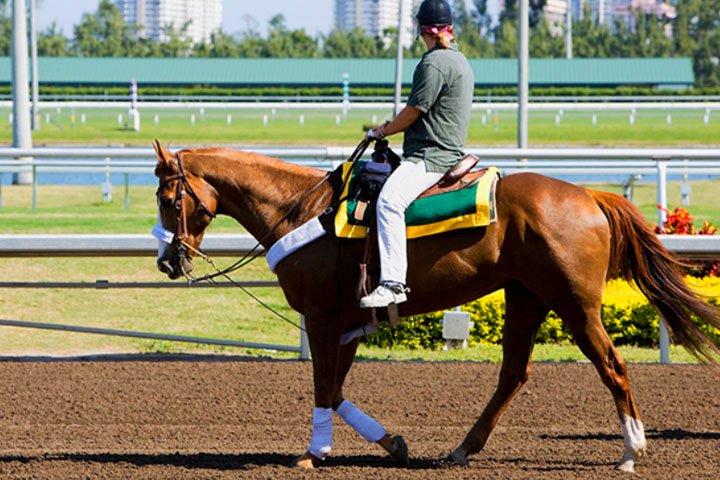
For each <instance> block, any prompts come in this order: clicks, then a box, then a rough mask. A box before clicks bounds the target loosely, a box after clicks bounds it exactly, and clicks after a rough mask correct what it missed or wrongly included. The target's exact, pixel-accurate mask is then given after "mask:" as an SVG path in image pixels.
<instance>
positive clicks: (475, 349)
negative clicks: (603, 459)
mask: <svg viewBox="0 0 720 480" xmlns="http://www.w3.org/2000/svg"><path fill="white" fill-rule="evenodd" d="M219 260H220V263H221V264H228V263H230V261H231V259H219ZM196 266H197V269H198V271H199V272H203V271H205V270H204V269H205V268H207V267H206V266H204V265H203V264H202V263H201V262H199V263H197V264H196ZM0 276H1V277H2V278H3V280H4V281H18V282H23V281H27V282H34V281H40V280H42V281H80V282H94V281H95V280H98V279H102V280H110V281H112V282H122V281H168V280H167V279H166V278H165V277H164V276H163V275H161V274H160V273H159V272H157V270H156V269H155V262H154V259H153V258H127V259H111V258H110V259H109V258H59V259H49V258H39V259H3V261H2V262H0ZM238 278H242V279H244V280H250V279H257V280H271V279H274V275H273V274H272V273H271V272H270V271H269V269H268V268H267V266H266V264H265V262H264V261H263V260H262V259H260V260H258V262H256V263H253V264H251V265H250V266H249V267H247V269H245V270H243V271H242V273H241V274H239V275H238ZM253 293H254V294H255V295H257V296H259V297H260V298H261V299H262V300H263V301H264V302H266V303H268V304H269V305H270V306H272V307H273V308H275V309H277V310H278V311H279V312H281V313H282V314H283V315H285V316H286V317H288V318H289V319H291V320H293V321H299V316H298V315H297V313H295V312H293V311H292V310H291V309H290V308H289V307H288V306H287V304H286V302H285V300H284V297H283V295H282V292H281V291H280V290H279V289H277V288H258V289H253ZM0 311H1V312H2V314H0V318H3V319H12V320H24V321H29V322H44V323H53V324H69V325H79V326H92V327H100V328H111V329H125V330H138V331H145V332H154V333H166V334H174V335H188V336H198V337H208V338H223V339H230V340H238V341H247V342H255V343H270V344H274V345H298V344H299V333H300V332H299V331H298V330H297V329H296V328H295V327H293V326H291V325H288V324H287V323H285V322H284V321H282V320H280V319H278V318H277V317H275V316H274V315H272V314H271V313H270V312H268V311H267V310H265V309H264V308H262V307H261V306H259V305H258V304H257V303H255V302H254V301H253V300H252V299H250V298H249V297H248V296H246V295H245V294H244V293H243V292H241V291H240V290H239V289H236V288H223V289H189V290H185V289H179V290H174V289H173V290H143V289H128V290H121V291H118V290H95V289H88V290H66V289H44V290H33V289H5V290H3V292H2V296H0ZM0 328H1V330H0V331H1V332H2V341H0V356H9V355H54V356H71V355H83V354H90V353H138V352H139V353H179V352H193V353H218V354H228V355H229V354H232V355H255V356H256V355H263V356H272V357H279V358H293V357H296V355H294V354H289V353H282V352H276V351H263V350H261V351H258V350H249V349H244V348H233V347H217V346H210V345H193V344H185V343H175V342H164V341H153V340H138V339H129V338H121V337H110V336H104V335H91V334H80V333H69V332H56V331H45V330H30V329H23V328H15V327H0ZM620 352H621V354H622V355H623V357H624V358H625V359H626V360H628V361H633V362H655V361H657V360H658V357H659V354H658V351H657V350H656V349H647V348H635V347H620ZM358 357H359V358H361V359H365V360H401V361H481V362H491V363H497V362H500V361H501V359H502V347H500V346H499V345H473V346H471V347H470V348H468V349H466V350H460V349H458V350H450V351H442V350H436V351H430V350H408V349H404V348H395V349H392V350H388V349H381V348H370V347H365V346H361V347H360V349H359V352H358ZM671 359H672V360H673V361H674V362H679V363H687V362H694V359H693V358H692V357H691V356H690V355H689V354H688V353H687V352H686V351H685V350H683V349H682V348H677V347H674V348H673V350H672V353H671ZM583 360H585V357H584V356H583V355H582V353H581V352H580V350H579V349H578V348H577V347H576V346H574V345H571V344H559V345H537V346H536V347H535V350H534V353H533V361H583Z"/></svg>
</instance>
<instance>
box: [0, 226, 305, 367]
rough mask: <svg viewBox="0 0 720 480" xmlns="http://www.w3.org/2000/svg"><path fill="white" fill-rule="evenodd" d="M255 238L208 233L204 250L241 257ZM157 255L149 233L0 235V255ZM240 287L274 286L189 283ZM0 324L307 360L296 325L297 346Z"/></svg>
mask: <svg viewBox="0 0 720 480" xmlns="http://www.w3.org/2000/svg"><path fill="white" fill-rule="evenodd" d="M255 243H256V242H255V240H254V239H253V238H252V237H251V236H249V235H223V234H215V235H208V236H207V237H206V238H205V239H204V240H203V249H204V250H205V251H206V252H207V253H209V254H211V255H214V256H241V255H245V254H246V253H247V252H249V251H250V250H251V249H252V248H253V246H255ZM156 254H157V240H156V239H155V238H154V237H152V235H149V234H148V235H127V234H125V235H0V258H2V257H15V258H18V257H154V256H155V255H156ZM237 285H240V286H242V287H244V288H256V287H275V288H276V287H279V284H278V282H276V281H239V282H235V283H231V282H215V283H212V284H211V283H201V284H197V285H193V286H192V287H191V288H192V289H198V288H200V289H205V288H236V286H237ZM3 288H24V289H46V288H60V289H93V290H116V289H128V288H133V289H148V288H152V289H178V288H180V289H184V290H188V284H187V283H183V282H168V281H165V282H110V281H107V280H96V281H95V282H13V281H5V282H0V289H3ZM299 324H300V326H301V327H302V328H304V319H303V318H302V316H301V317H300V321H299ZM0 326H7V327H22V328H34V329H42V330H57V331H65V332H76V333H92V334H100V335H111V336H121V337H130V338H141V339H150V340H164V341H170V342H186V343H199V344H207V345H219V346H229V347H241V348H251V349H262V350H276V351H282V352H291V353H297V354H298V355H299V358H300V359H301V360H307V359H309V358H310V348H309V343H308V339H307V335H306V333H305V331H304V330H303V329H302V328H301V330H300V332H299V335H300V344H299V346H293V345H277V344H266V343H253V342H245V341H235V340H226V339H217V338H206V337H189V336H182V335H167V334H161V333H151V332H138V331H128V330H115V329H107V328H96V327H84V326H77V325H62V324H54V323H39V322H27V321H18V320H7V319H0Z"/></svg>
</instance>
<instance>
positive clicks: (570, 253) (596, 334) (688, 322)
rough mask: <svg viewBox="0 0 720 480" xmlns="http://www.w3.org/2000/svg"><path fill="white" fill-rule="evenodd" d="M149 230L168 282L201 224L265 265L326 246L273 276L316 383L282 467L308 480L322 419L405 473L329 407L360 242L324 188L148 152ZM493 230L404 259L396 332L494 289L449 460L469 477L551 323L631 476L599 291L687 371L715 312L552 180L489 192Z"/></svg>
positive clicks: (631, 224) (640, 238)
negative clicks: (645, 327) (479, 373)
mask: <svg viewBox="0 0 720 480" xmlns="http://www.w3.org/2000/svg"><path fill="white" fill-rule="evenodd" d="M154 148H155V151H156V154H157V157H158V163H157V166H156V168H155V174H156V176H157V177H158V181H159V187H158V190H157V198H158V209H159V212H158V218H159V222H160V223H161V225H162V228H164V229H165V233H166V234H169V237H170V238H168V239H167V243H162V246H161V247H160V249H159V252H158V259H157V266H158V268H159V270H160V271H161V272H163V273H165V274H167V275H168V276H169V277H170V278H173V279H175V278H178V277H181V276H183V275H185V274H187V273H188V272H189V271H190V270H191V269H192V259H193V254H194V253H195V252H197V251H199V249H200V243H201V240H202V238H203V234H204V232H205V230H206V228H207V226H208V225H209V224H210V222H211V221H212V219H213V218H214V217H215V215H229V216H230V217H232V218H234V219H235V220H237V221H238V222H239V223H240V224H242V226H244V227H245V229H246V230H247V231H248V232H249V233H250V234H252V235H253V236H254V237H255V238H256V239H258V241H259V243H260V244H262V246H263V247H264V248H265V249H268V248H270V247H271V246H272V245H273V244H274V243H275V242H277V241H278V240H279V239H281V238H282V237H283V236H285V235H286V234H288V233H289V232H292V231H293V230H295V229H297V228H298V227H299V226H301V225H303V224H304V223H306V222H308V221H310V220H312V219H314V218H318V217H319V218H320V219H321V220H322V222H323V223H324V224H325V226H326V231H327V233H326V234H325V235H324V236H322V237H321V238H319V239H317V240H315V241H313V242H312V243H310V244H308V245H306V246H304V247H302V248H300V249H299V250H297V251H295V252H294V253H292V254H290V255H289V256H288V257H286V258H285V259H284V260H282V261H281V262H280V263H279V264H278V265H277V267H276V274H277V277H278V280H279V283H280V286H281V288H282V291H283V292H284V295H285V297H286V299H287V301H288V303H289V305H290V306H291V307H292V308H293V309H295V310H296V311H298V312H300V313H301V314H302V315H304V317H305V325H306V331H307V335H308V338H309V343H310V351H311V354H312V367H313V380H314V408H313V428H312V433H311V439H310V446H309V448H308V450H307V451H306V452H305V453H303V454H302V455H300V456H299V457H298V458H297V459H296V460H295V461H294V462H293V465H294V466H297V467H302V468H312V467H313V466H316V465H317V464H318V462H319V461H320V460H322V459H324V458H325V456H326V455H328V454H329V453H330V451H331V449H332V418H333V412H334V413H336V414H338V415H339V416H340V417H341V418H342V419H343V420H345V422H346V423H348V424H349V425H350V426H351V427H353V428H354V429H355V430H356V431H357V432H358V433H359V434H360V435H361V436H363V437H364V438H365V440H367V441H370V442H376V443H377V444H379V445H380V446H381V447H382V448H383V449H384V450H385V451H386V452H387V453H388V454H389V455H390V456H391V457H392V458H394V460H395V461H397V462H399V463H400V464H404V465H407V464H408V461H409V456H408V448H407V444H406V443H405V441H404V439H403V438H402V436H400V435H394V436H391V435H390V434H389V433H388V432H387V431H386V430H385V429H384V427H383V426H382V425H381V424H380V423H379V422H378V421H377V420H375V419H374V418H372V417H371V416H369V415H367V414H366V413H365V412H363V411H362V410H361V409H360V408H359V407H357V406H355V405H354V404H352V402H350V401H349V400H347V399H345V397H344V395H343V384H344V382H345V379H346V376H347V374H348V371H349V370H350V367H351V365H352V363H353V360H354V357H355V353H356V350H357V346H358V339H354V340H352V341H351V342H350V343H348V344H346V345H341V342H340V338H341V336H342V335H343V334H344V333H346V332H348V331H351V330H352V329H357V328H360V327H362V326H363V325H364V324H366V323H367V315H365V314H363V312H361V310H360V309H359V307H358V298H357V293H356V288H355V287H356V283H357V278H358V264H359V262H360V260H361V259H362V257H363V253H364V245H363V244H364V242H362V241H358V240H350V239H340V238H337V237H336V236H335V234H334V231H333V228H332V219H331V218H330V217H331V216H332V215H327V212H328V211H330V210H332V208H333V205H335V204H336V203H337V201H338V197H339V195H340V192H341V190H342V187H343V181H344V179H343V178H342V174H341V169H337V170H335V171H333V172H331V173H325V172H324V171H322V170H319V169H315V168H310V167H305V166H300V165H295V164H290V163H286V162H283V161H281V160H278V159H274V158H270V157H266V156H263V155H259V154H255V153H249V152H243V151H231V150H227V149H217V148H205V149H189V150H181V151H178V152H176V153H174V154H173V153H171V152H170V151H168V150H166V149H165V148H164V147H162V145H160V143H159V142H157V140H156V141H155V143H154ZM496 205H497V221H496V222H495V223H492V224H490V225H489V226H487V227H481V228H474V229H465V230H456V231H453V232H448V233H444V234H440V235H436V236H432V237H425V238H419V239H414V240H411V241H409V244H408V259H409V262H408V263H409V270H408V287H409V288H410V291H411V293H410V295H409V298H408V301H407V302H406V303H402V304H400V305H399V314H400V315H401V316H408V315H415V314H420V313H425V312H430V311H437V310H442V309H447V308H450V307H454V306H456V305H461V304H463V303H466V302H469V301H472V300H475V299H477V298H479V297H482V296H484V295H486V294H488V293H491V292H493V291H496V290H499V289H504V291H505V302H506V316H505V325H504V330H503V340H502V348H503V360H502V367H501V370H500V375H499V381H498V384H497V387H496V390H495V392H494V394H493V396H492V398H491V399H490V401H489V403H488V404H487V406H486V407H485V409H484V410H483V411H482V413H481V415H480V416H479V418H478V419H477V421H476V422H475V424H474V425H473V426H472V428H471V429H470V430H469V432H468V433H467V435H466V437H465V438H464V439H463V440H462V442H461V443H460V444H459V445H458V446H457V448H455V449H454V450H453V451H452V452H451V453H450V454H449V456H448V457H447V460H448V461H449V462H451V463H453V464H458V465H467V464H468V461H469V457H470V456H471V455H473V454H476V453H478V452H480V450H481V449H482V448H483V447H484V446H485V444H486V442H487V441H488V438H489V437H490V434H491V432H492V431H493V428H494V427H495V426H496V424H497V423H498V421H499V420H500V418H501V417H502V415H503V413H504V412H505V410H506V409H507V407H508V405H509V403H510V401H511V400H512V399H513V397H515V396H516V395H517V393H518V391H519V390H520V389H521V387H522V386H523V385H524V384H525V383H526V382H527V381H528V378H529V375H530V372H531V368H530V356H531V353H532V350H533V344H534V340H535V335H536V332H537V331H538V327H539V326H540V325H541V323H542V322H543V321H544V319H545V318H546V315H547V314H548V312H549V311H550V310H553V311H555V312H556V313H557V314H558V315H559V316H560V318H561V319H562V321H563V322H564V323H565V325H567V327H568V328H569V330H570V332H571V334H572V336H573V338H574V340H575V342H576V343H577V345H578V347H579V348H580V349H581V351H582V352H583V353H584V355H585V356H587V358H588V359H589V360H590V361H591V362H592V363H593V365H594V366H595V368H596V370H597V372H598V374H599V376H600V378H601V380H602V382H603V383H604V384H605V386H606V387H607V388H608V390H609V391H610V393H611V395H612V398H613V400H614V402H615V407H616V410H617V414H618V417H619V421H620V428H621V430H622V434H623V441H624V451H623V455H622V458H621V459H620V461H619V462H618V463H617V464H616V468H618V469H620V470H623V471H628V472H632V471H634V466H635V464H636V462H637V461H638V459H640V458H641V457H642V456H643V454H644V453H645V450H646V440H645V434H644V427H643V424H642V421H641V419H640V413H639V411H638V407H637V405H636V403H635V400H634V396H633V391H632V389H631V386H630V380H629V377H628V371H627V367H626V364H625V362H624V361H623V359H622V358H621V356H620V354H619V353H618V351H617V350H616V349H615V347H614V345H613V343H612V341H611V340H610V338H609V336H608V334H607V332H606V330H605V328H604V327H603V324H602V321H601V303H602V293H603V288H604V285H605V283H606V281H607V280H608V279H610V278H615V277H622V278H625V279H627V280H628V281H632V282H633V283H634V284H635V285H637V287H638V288H639V289H640V290H641V291H642V293H643V294H645V296H647V298H648V299H649V301H650V302H651V303H652V305H654V307H655V308H656V309H657V310H658V311H659V313H660V314H661V315H662V318H663V319H664V320H665V322H666V323H667V325H669V326H670V329H671V331H672V333H673V335H674V337H675V339H676V340H677V341H678V342H679V343H680V344H682V345H683V346H685V347H686V348H688V349H689V350H690V351H691V352H693V353H694V354H695V355H696V356H698V357H699V358H706V359H714V358H715V355H716V354H717V353H718V351H720V347H719V346H718V345H717V344H715V343H714V342H713V341H712V340H711V339H710V338H709V337H708V336H706V335H705V334H704V333H703V332H702V331H701V329H700V328H698V326H697V325H696V324H695V323H694V321H693V316H695V317H697V318H699V319H700V320H701V321H702V322H705V323H706V324H709V325H712V326H713V327H715V328H720V311H719V310H717V309H716V308H715V307H713V306H711V305H710V304H708V303H707V302H705V301H704V300H702V299H701V298H699V297H698V296H696V294H695V293H693V291H692V290H691V289H690V288H689V287H688V285H687V284H686V283H685V281H684V278H683V276H682V273H681V267H682V263H681V262H680V261H679V260H678V259H677V258H676V257H675V256H674V255H673V254H672V253H670V252H669V251H668V250H667V249H665V247H664V246H663V245H662V243H661V242H660V241H659V240H658V239H657V237H656V235H655V234H654V233H653V231H652V230H651V229H650V227H649V225H648V224H647V222H646V221H645V219H644V218H643V216H642V215H641V214H640V212H639V211H638V210H637V209H636V208H635V207H634V206H633V205H632V204H631V203H630V202H628V201H627V200H625V199H624V198H622V197H620V196H618V195H614V194H610V193H603V192H599V191H594V190H591V189H586V188H582V187H580V186H576V185H573V184H570V183H566V182H563V181H560V180H556V179H553V178H549V177H545V176H541V175H537V174H533V173H529V172H528V173H518V174H514V175H509V176H505V177H504V178H502V179H500V180H499V181H498V183H497V187H496Z"/></svg>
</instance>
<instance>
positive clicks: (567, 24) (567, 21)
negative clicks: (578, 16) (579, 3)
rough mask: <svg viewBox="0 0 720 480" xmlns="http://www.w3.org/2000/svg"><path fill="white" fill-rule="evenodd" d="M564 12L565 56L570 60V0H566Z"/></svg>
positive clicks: (571, 56)
mask: <svg viewBox="0 0 720 480" xmlns="http://www.w3.org/2000/svg"><path fill="white" fill-rule="evenodd" d="M566 4H567V10H566V12H565V58H567V59H568V60H570V59H571V58H573V54H572V0H567V2H566Z"/></svg>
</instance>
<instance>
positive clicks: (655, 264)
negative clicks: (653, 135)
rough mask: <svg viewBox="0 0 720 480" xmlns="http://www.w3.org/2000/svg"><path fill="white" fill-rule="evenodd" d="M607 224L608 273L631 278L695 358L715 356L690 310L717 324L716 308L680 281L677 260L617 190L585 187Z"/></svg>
mask: <svg viewBox="0 0 720 480" xmlns="http://www.w3.org/2000/svg"><path fill="white" fill-rule="evenodd" d="M588 193H589V194H590V195H591V196H592V197H593V199H595V201H596V202H597V204H598V206H599V207H600V209H601V210H602V212H603V213H604V214H605V216H606V217H607V220H608V223H609V224H610V235H611V247H610V248H611V252H610V270H609V272H608V276H609V277H622V278H624V279H625V280H627V281H629V282H634V283H635V284H636V285H637V286H638V288H639V289H640V291H641V292H642V293H643V294H644V295H645V296H646V297H647V298H648V300H649V301H650V303H651V304H652V305H653V306H654V307H655V309H656V310H657V311H658V312H659V313H660V315H661V316H662V318H663V319H664V320H665V322H666V323H667V324H668V325H669V326H670V329H671V330H672V333H673V334H674V336H675V338H676V340H677V341H679V342H680V344H682V345H683V346H684V347H685V348H687V349H688V350H689V351H690V352H691V353H692V354H693V355H695V356H696V357H698V358H704V359H707V360H711V361H712V360H716V358H713V357H716V356H717V354H718V353H720V346H718V345H717V344H716V343H715V342H714V341H713V340H712V339H711V338H710V337H709V336H708V335H706V334H705V333H704V332H703V331H702V330H701V329H700V328H699V327H698V325H697V324H696V323H695V322H694V321H693V315H694V316H696V317H698V318H699V319H700V320H701V321H702V322H705V323H707V324H709V325H711V326H713V327H715V328H716V329H720V310H718V309H717V308H716V307H714V306H713V305H711V304H709V303H707V302H705V301H703V300H702V299H700V298H698V296H697V295H696V294H695V293H694V292H693V291H692V290H691V289H690V287H689V286H688V285H687V284H686V283H685V280H684V278H683V274H682V273H681V271H682V270H681V267H682V266H683V263H682V262H681V261H680V260H679V259H678V258H677V257H676V256H675V255H674V254H673V253H671V252H670V251H668V250H667V249H666V248H665V246H664V245H663V244H662V243H661V242H660V240H658V238H657V236H656V235H655V232H653V230H652V229H651V228H650V226H649V225H648V223H647V221H646V220H645V218H644V217H643V216H642V214H641V213H640V212H639V211H638V209H637V208H635V206H634V205H633V204H632V203H630V202H629V201H627V200H626V199H624V198H623V197H621V196H619V195H615V194H612V193H605V192H598V191H595V190H588Z"/></svg>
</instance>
